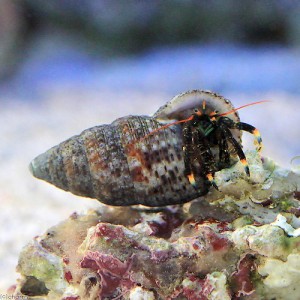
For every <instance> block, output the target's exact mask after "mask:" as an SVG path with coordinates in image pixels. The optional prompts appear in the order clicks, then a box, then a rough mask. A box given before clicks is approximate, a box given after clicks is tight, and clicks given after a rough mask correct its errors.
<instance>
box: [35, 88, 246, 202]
mask: <svg viewBox="0 0 300 300" xmlns="http://www.w3.org/2000/svg"><path fill="white" fill-rule="evenodd" d="M203 101H204V102H203ZM203 103H205V115H206V114H211V113H213V112H215V113H218V114H221V113H224V112H228V111H230V110H233V109H234V108H233V106H232V104H231V103H230V101H229V100H227V99H225V98H223V97H221V96H219V95H217V94H215V93H211V92H208V91H199V90H194V91H189V92H187V93H183V94H180V95H178V96H176V97H175V98H173V99H172V100H171V101H170V102H168V103H167V104H166V105H164V106H163V107H161V108H160V109H159V110H158V111H157V112H156V113H155V114H154V115H153V116H152V117H149V116H127V117H123V118H120V119H117V120H116V121H114V122H113V123H111V124H109V125H101V126H96V127H93V128H90V129H87V130H85V131H83V132H82V133H81V134H80V135H76V136H73V137H71V138H70V139H68V140H66V141H64V142H62V143H61V144H59V145H57V146H55V147H53V148H51V149H49V150H48V151H46V152H45V153H43V154H41V155H39V156H38V157H36V158H35V159H34V160H33V161H32V162H31V164H30V169H31V172H32V173H33V175H34V176H35V177H37V178H39V179H43V180H45V181H47V182H49V183H52V184H54V185H56V186H57V187H59V188H61V189H63V190H66V191H70V192H72V193H73V194H76V195H80V196H84V197H90V198H96V199H98V200H99V201H101V202H103V203H106V204H109V205H118V206H124V205H134V204H142V205H146V206H165V205H172V204H178V203H184V202H187V201H190V200H192V199H195V198H197V197H199V196H202V195H205V194H206V193H207V192H208V190H209V187H210V182H208V179H209V178H207V176H205V175H207V172H210V173H209V174H211V175H212V176H213V175H214V172H216V171H218V170H220V169H222V168H224V167H230V166H231V165H233V164H234V163H235V162H236V161H237V155H236V154H237V151H236V148H235V147H233V146H232V145H231V144H229V143H228V145H227V147H226V149H225V150H226V151H225V152H226V153H228V154H227V155H226V158H227V159H226V161H225V160H224V161H223V162H222V163H219V161H220V157H221V156H222V155H223V153H222V151H221V150H220V149H222V147H221V146H220V143H218V141H217V140H216V138H215V135H214V136H212V137H209V133H210V132H211V131H212V129H211V128H208V127H205V125H203V124H204V123H203V124H202V123H201V124H202V125H199V124H200V123H197V124H195V128H196V129H195V130H193V123H192V122H193V121H194V123H195V121H196V118H195V119H193V120H192V119H191V120H190V121H191V124H190V123H189V122H188V121H187V122H185V123H182V124H180V122H176V121H180V120H184V119H186V118H188V117H189V116H191V115H193V113H194V109H195V107H202V108H204V104H203ZM226 119H228V120H230V122H232V123H233V124H237V123H239V116H238V114H237V112H236V111H235V112H234V113H231V114H230V115H229V116H228V118H227V117H226ZM201 120H202V119H201ZM170 122H174V125H172V126H166V124H169V123H170ZM213 124H217V123H213ZM210 126H211V125H210ZM199 128H200V129H199ZM201 130H202V131H204V136H205V134H206V133H207V136H208V138H205V141H206V144H203V145H204V146H202V143H200V145H199V144H195V140H197V139H196V137H193V133H192V135H191V133H189V132H187V131H191V132H194V133H195V132H196V133H197V136H199V132H200V131H201ZM228 130H230V133H231V135H232V137H233V138H234V140H235V141H236V142H237V143H239V144H240V143H241V130H239V129H238V128H230V129H228ZM194 135H195V134H194ZM195 136H196V135H195ZM191 141H193V142H191ZM189 145H192V146H191V147H189ZM201 147H202V148H203V147H204V148H203V149H202V148H201ZM207 149H208V150H207ZM197 151H200V152H199V153H201V151H202V152H203V153H204V154H205V151H208V152H209V153H210V154H209V155H210V157H209V158H208V159H207V160H205V155H204V154H203V155H202V154H201V155H202V156H201V157H200V158H199V159H198V157H197V155H198V154H197V153H198V152H197ZM199 155H200V154H199ZM212 162H217V163H215V164H214V165H212ZM190 169H191V170H190ZM210 169H211V170H210ZM191 172H192V175H193V178H191V177H189V176H191ZM191 183H192V184H191Z"/></svg>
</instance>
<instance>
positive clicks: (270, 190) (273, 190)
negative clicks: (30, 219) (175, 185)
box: [15, 152, 300, 300]
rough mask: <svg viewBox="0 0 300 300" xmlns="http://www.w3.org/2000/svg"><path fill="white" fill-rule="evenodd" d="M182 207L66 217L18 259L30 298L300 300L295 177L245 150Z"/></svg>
mask: <svg viewBox="0 0 300 300" xmlns="http://www.w3.org/2000/svg"><path fill="white" fill-rule="evenodd" d="M247 159H248V161H249V166H250V172H251V177H250V178H248V177H247V176H245V175H244V171H243V166H242V165H241V164H240V163H237V164H236V165H235V166H234V167H232V168H231V169H226V170H222V171H220V172H218V173H217V174H216V182H217V184H218V186H219V189H220V191H216V190H214V189H212V190H211V192H210V193H209V194H208V195H207V196H205V197H203V198H201V199H197V200H194V201H192V202H190V203H187V204H184V205H182V206H172V207H165V208H160V209H159V210H158V211H155V209H153V208H152V209H149V208H148V209H146V208H143V207H109V206H105V205H101V204H100V205H99V209H98V210H97V211H94V210H93V211H89V212H87V213H85V214H77V213H74V214H73V215H72V216H70V218H68V219H67V220H65V221H63V222H62V223H60V224H58V225H56V226H54V227H52V228H50V229H49V230H48V231H47V232H46V233H45V234H43V235H41V236H39V237H36V238H35V239H34V240H33V241H32V242H31V243H30V244H29V245H27V246H26V247H25V248H24V249H23V251H22V253H21V254H20V258H19V264H18V267H17V270H18V272H19V273H20V275H21V276H20V279H19V281H18V283H17V286H16V288H15V295H16V296H18V295H27V296H28V297H29V299H31V297H32V299H34V297H38V299H65V300H67V299H68V300H70V299H73V300H75V299H149V300H150V299H189V300H193V299H222V300H224V299H228V300H229V299H274V298H276V299H288V300H293V299H295V300H296V299H299V298H300V289H299V286H298V285H297V283H298V282H299V280H300V273H299V266H300V232H299V229H297V228H299V227H300V220H299V218H298V215H299V214H298V211H299V206H300V205H299V199H298V197H297V195H298V193H299V191H298V190H297V187H298V186H299V184H300V176H299V175H298V174H296V173H293V172H291V171H288V170H284V169H282V168H280V167H279V166H277V165H276V164H275V163H274V162H273V161H271V160H270V159H262V160H261V159H260V157H259V156H258V155H257V154H256V152H248V153H247Z"/></svg>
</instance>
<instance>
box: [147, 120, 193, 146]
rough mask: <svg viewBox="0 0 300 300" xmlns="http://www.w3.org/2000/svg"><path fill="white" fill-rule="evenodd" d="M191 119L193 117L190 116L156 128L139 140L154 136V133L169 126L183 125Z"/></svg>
mask: <svg viewBox="0 0 300 300" xmlns="http://www.w3.org/2000/svg"><path fill="white" fill-rule="evenodd" d="M193 118H194V115H191V116H190V117H188V118H187V119H184V120H179V121H175V122H172V123H170V124H166V125H163V126H161V127H159V128H157V129H154V130H153V131H151V132H149V133H148V134H146V135H145V136H144V137H143V138H141V140H144V139H146V138H147V137H148V136H149V135H152V134H154V133H156V132H158V131H160V130H163V129H166V128H168V127H170V126H173V125H176V124H180V123H185V122H188V121H191V120H193Z"/></svg>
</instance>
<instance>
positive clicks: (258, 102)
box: [216, 100, 271, 117]
mask: <svg viewBox="0 0 300 300" xmlns="http://www.w3.org/2000/svg"><path fill="white" fill-rule="evenodd" d="M265 102H271V101H268V100H263V101H257V102H253V103H249V104H245V105H242V106H240V107H238V108H235V109H232V110H230V111H227V112H224V113H222V114H216V115H218V116H220V117H221V116H227V115H230V114H232V113H234V112H235V111H237V110H239V109H242V108H244V107H247V106H251V105H256V104H261V103H265Z"/></svg>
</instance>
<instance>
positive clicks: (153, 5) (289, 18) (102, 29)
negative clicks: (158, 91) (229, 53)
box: [25, 0, 300, 54]
mask: <svg viewBox="0 0 300 300" xmlns="http://www.w3.org/2000/svg"><path fill="white" fill-rule="evenodd" d="M25 3H26V4H27V5H28V6H29V7H31V9H32V11H34V12H35V13H36V15H37V16H38V18H39V19H40V21H41V23H44V24H47V25H49V24H51V25H52V26H55V27H60V28H64V29H67V30H68V31H73V32H74V33H76V34H77V35H78V34H81V35H82V36H85V37H87V38H88V39H89V40H90V41H92V42H93V43H94V46H95V45H97V44H98V45H100V47H101V48H102V50H103V49H105V50H107V52H108V53H110V54H111V53H112V52H119V53H120V52H121V53H122V52H123V53H124V52H130V53H132V52H136V51H139V50H143V49H146V48H147V47H149V46H152V45H155V44H156V45H157V44H158V45H161V44H174V43H182V42H186V41H214V40H216V41H220V40H221V41H224V40H231V41H238V42H246V43H251V44H257V43H268V42H277V43H287V42H289V43H290V44H297V43H298V42H299V38H298V37H297V32H299V22H297V21H296V16H297V13H298V12H299V10H300V5H299V3H298V2H297V1H293V2H292V1H276V2H272V3H269V2H266V1H251V0H244V1H243V2H237V1H234V0H228V1H222V0H216V1H197V0H190V1H177V2H176V3H174V1H172V0H156V1H104V0H101V1H91V0H81V1H75V2H74V1H53V0H49V1H47V2H46V3H45V1H37V0H25Z"/></svg>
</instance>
